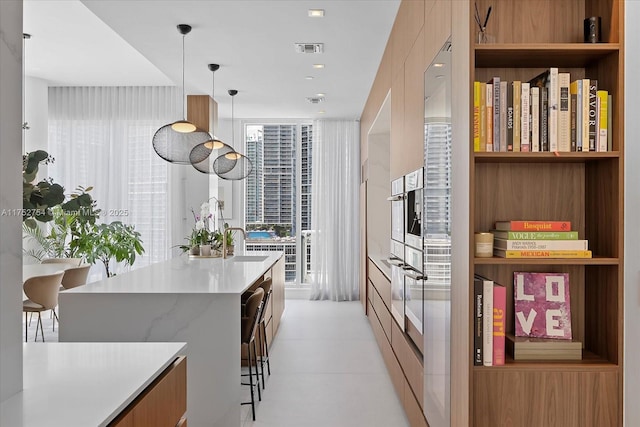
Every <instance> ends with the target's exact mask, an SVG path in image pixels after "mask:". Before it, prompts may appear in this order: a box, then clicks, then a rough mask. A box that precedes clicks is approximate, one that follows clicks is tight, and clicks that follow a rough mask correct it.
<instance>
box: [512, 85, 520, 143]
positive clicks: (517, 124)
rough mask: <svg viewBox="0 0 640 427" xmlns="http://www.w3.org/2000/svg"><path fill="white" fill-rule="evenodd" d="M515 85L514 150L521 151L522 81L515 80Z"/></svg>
mask: <svg viewBox="0 0 640 427" xmlns="http://www.w3.org/2000/svg"><path fill="white" fill-rule="evenodd" d="M511 85H512V86H513V151H521V148H520V146H521V144H522V137H521V129H522V121H521V120H522V113H521V109H522V105H521V103H522V82H520V81H519V80H516V81H514V82H513V83H512V84H511Z"/></svg>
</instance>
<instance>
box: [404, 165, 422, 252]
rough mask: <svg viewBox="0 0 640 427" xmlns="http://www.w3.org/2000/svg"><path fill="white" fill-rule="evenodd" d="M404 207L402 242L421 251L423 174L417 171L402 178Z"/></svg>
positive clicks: (420, 170)
mask: <svg viewBox="0 0 640 427" xmlns="http://www.w3.org/2000/svg"><path fill="white" fill-rule="evenodd" d="M404 182H405V198H404V200H405V206H404V217H405V222H404V233H405V234H404V236H405V237H404V242H405V244H407V245H409V246H412V247H414V248H416V249H422V220H423V218H422V217H423V215H422V207H423V200H422V189H423V187H424V173H423V170H422V169H418V170H416V171H414V172H411V173H410V174H408V175H406V176H405V177H404Z"/></svg>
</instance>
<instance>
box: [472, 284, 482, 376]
mask: <svg viewBox="0 0 640 427" xmlns="http://www.w3.org/2000/svg"><path fill="white" fill-rule="evenodd" d="M483 291H484V283H483V281H482V279H481V278H479V277H477V276H476V277H474V278H473V304H474V311H473V312H474V318H473V364H474V365H475V366H482V365H483V360H484V359H483V357H482V343H483V341H482V329H483V327H484V321H483V317H482V309H483V303H482V298H483V295H484V294H483Z"/></svg>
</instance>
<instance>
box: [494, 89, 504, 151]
mask: <svg viewBox="0 0 640 427" xmlns="http://www.w3.org/2000/svg"><path fill="white" fill-rule="evenodd" d="M499 92H500V98H499V103H498V104H497V105H499V106H500V108H498V110H499V111H500V121H499V123H500V127H499V129H500V145H499V148H500V149H499V150H498V151H507V82H500V88H499ZM493 111H494V114H493V118H494V120H495V117H496V116H495V111H496V100H495V98H494V99H493ZM493 128H494V129H495V125H493ZM493 138H494V143H493V144H494V151H495V135H494V136H493Z"/></svg>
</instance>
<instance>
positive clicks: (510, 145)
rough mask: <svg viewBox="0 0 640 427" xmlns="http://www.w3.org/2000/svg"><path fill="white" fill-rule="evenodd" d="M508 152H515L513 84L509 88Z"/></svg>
mask: <svg viewBox="0 0 640 427" xmlns="http://www.w3.org/2000/svg"><path fill="white" fill-rule="evenodd" d="M506 111H507V125H506V126H507V151H513V136H514V134H513V125H514V123H513V84H510V85H509V86H507V110H506Z"/></svg>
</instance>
